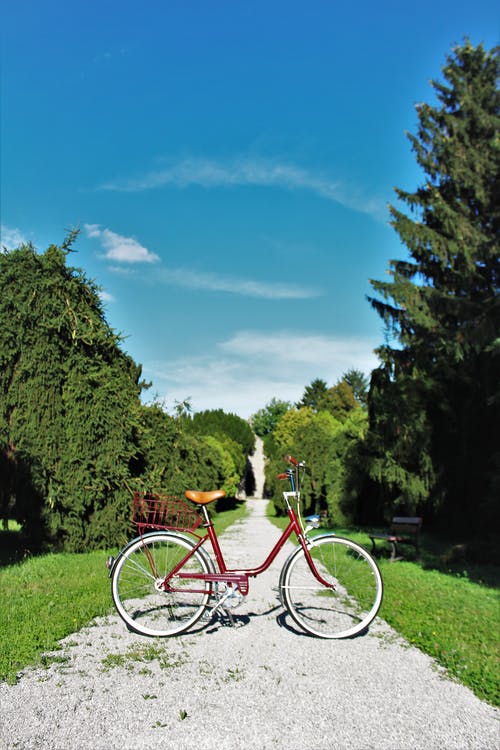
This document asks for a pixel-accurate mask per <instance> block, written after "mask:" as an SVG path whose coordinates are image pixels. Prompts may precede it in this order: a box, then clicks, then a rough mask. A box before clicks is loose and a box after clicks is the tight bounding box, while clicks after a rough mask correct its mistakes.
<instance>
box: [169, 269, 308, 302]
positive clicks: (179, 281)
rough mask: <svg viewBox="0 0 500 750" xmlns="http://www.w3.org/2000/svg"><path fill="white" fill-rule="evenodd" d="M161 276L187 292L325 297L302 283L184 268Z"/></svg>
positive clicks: (278, 296)
mask: <svg viewBox="0 0 500 750" xmlns="http://www.w3.org/2000/svg"><path fill="white" fill-rule="evenodd" d="M158 276H159V278H160V279H161V280H162V281H163V282H165V283H167V284H171V285H173V286H179V287H184V288H186V289H193V290H200V291H208V292H227V293H230V294H238V295H242V296H245V297H259V298H261V299H276V300H285V299H310V298H312V297H318V296H319V295H320V294H321V291H320V290H318V289H313V288H312V287H305V286H299V285H298V284H284V283H282V282H276V283H273V282H268V281H256V280H253V279H242V278H237V277H230V276H221V275H218V274H215V273H204V272H201V271H194V270H190V269H182V268H164V269H162V271H161V273H160V274H159V275H158Z"/></svg>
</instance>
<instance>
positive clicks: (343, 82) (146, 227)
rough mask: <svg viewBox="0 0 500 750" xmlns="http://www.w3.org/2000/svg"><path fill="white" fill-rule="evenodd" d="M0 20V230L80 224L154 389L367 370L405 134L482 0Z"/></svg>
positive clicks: (216, 393) (18, 236)
mask: <svg viewBox="0 0 500 750" xmlns="http://www.w3.org/2000/svg"><path fill="white" fill-rule="evenodd" d="M0 26H1V29H2V30H1V35H2V38H1V42H2V60H1V84H2V86H1V90H2V93H1V131H0V135H1V141H0V148H1V162H0V193H1V194H0V222H1V225H2V237H1V243H2V245H4V246H7V247H12V246H15V245H16V244H17V243H19V242H20V241H24V240H29V241H31V242H33V244H34V245H35V247H36V248H37V249H39V250H44V249H45V248H46V247H47V246H48V245H49V244H51V243H59V242H60V241H62V239H63V237H64V236H65V233H66V230H67V229H68V228H71V227H74V226H79V227H80V229H81V233H80V237H79V239H78V242H77V244H76V246H75V250H76V251H77V252H76V253H75V254H73V255H72V256H70V261H71V262H72V263H73V264H74V265H76V266H79V267H81V268H83V269H84V270H85V272H86V273H87V275H88V276H90V277H91V278H93V279H95V280H96V281H97V283H98V284H99V285H100V286H101V287H102V290H103V298H104V300H105V303H106V315H107V319H108V321H109V323H110V324H111V326H112V327H113V328H115V329H116V330H117V331H119V332H121V333H122V334H123V335H124V337H125V339H124V342H123V346H124V348H125V349H126V350H127V351H128V352H129V353H130V354H131V355H132V357H133V358H134V359H135V360H136V361H137V362H140V363H141V364H142V365H143V372H144V376H145V378H146V379H148V380H150V381H152V383H153V385H152V388H151V389H150V391H149V392H148V394H147V396H146V398H152V397H158V398H160V399H162V400H164V402H165V404H166V407H167V408H169V409H172V408H173V406H174V405H175V402H176V401H182V400H184V399H186V398H190V399H191V404H192V407H193V409H194V410H195V411H199V410H202V409H212V408H223V409H225V410H226V411H230V412H234V413H237V414H240V415H241V416H242V417H248V416H250V415H251V414H252V413H253V412H255V411H256V410H257V409H259V408H261V407H262V406H264V405H265V404H266V403H268V402H269V400H270V399H271V398H273V397H276V398H280V399H285V400H291V401H296V400H298V399H299V398H300V397H301V395H302V393H303V390H304V387H305V386H306V385H307V384H309V383H310V382H311V380H313V379H314V378H317V377H319V378H323V379H324V380H325V381H326V382H327V383H328V384H329V385H333V384H334V383H335V382H336V381H337V380H338V378H340V377H341V375H342V373H343V372H345V371H346V370H347V369H349V368H351V367H356V368H358V369H361V370H363V371H364V372H366V373H369V372H370V370H371V369H372V367H374V366H375V365H376V357H375V355H374V354H373V350H374V348H375V347H376V346H377V345H379V344H380V343H382V341H383V328H382V325H381V321H380V319H379V318H378V316H377V315H376V313H375V312H374V311H373V310H372V309H371V308H370V306H369V304H368V302H367V301H366V295H367V294H369V293H370V285H369V279H370V278H383V277H384V275H385V273H386V269H387V267H388V261H389V259H391V258H396V257H404V255H405V249H404V248H403V247H401V246H400V243H399V240H398V238H397V236H396V234H395V232H394V231H393V230H392V229H391V228H390V227H389V226H388V211H387V204H388V203H389V202H394V193H393V188H394V186H398V187H402V188H406V189H409V190H413V189H415V188H416V187H417V185H418V184H419V181H420V179H421V175H420V174H419V171H418V169H417V166H416V164H415V161H414V157H413V155H412V153H411V150H410V144H409V142H408V140H407V139H406V136H405V131H410V132H414V131H415V127H416V122H417V120H416V115H415V109H414V106H415V103H417V102H419V101H433V94H432V89H431V87H430V85H429V80H430V79H431V78H439V77H440V70H441V66H442V65H443V63H444V61H445V58H446V55H447V54H448V53H449V52H450V50H451V48H452V46H453V45H454V44H456V43H459V42H461V41H462V40H463V38H464V37H465V36H469V37H470V38H471V41H472V42H473V43H475V44H477V43H479V42H483V43H484V44H485V45H486V46H487V47H488V48H491V47H492V46H494V45H495V44H498V39H499V32H500V13H499V9H498V2H497V1H496V0H495V1H493V0H491V1H490V0H482V1H481V2H476V3H469V2H464V1H463V0H459V1H458V2H457V0H442V1H440V0H433V2H430V1H429V0H422V1H421V2H419V3H411V4H407V3H401V2H383V1H382V2H380V3H378V4H374V3H372V2H367V1H366V0H361V1H358V2H356V3H350V4H347V3H342V4H340V3H337V2H335V1H334V0H329V1H327V0H307V1H306V0H300V1H295V0H288V2H281V1H279V2H278V1H277V0H267V1H266V2H262V0H254V1H253V2H250V0H241V1H240V0H232V2H228V1H226V0H220V1H217V0H213V1H212V2H210V1H209V0H203V1H202V0H175V1H173V0H161V2H160V1H159V0H151V1H150V2H149V3H147V4H145V3H144V4H142V3H138V2H129V0H122V1H121V2H119V3H118V2H106V0H100V1H99V2H96V1H95V0H86V1H85V2H83V0H73V1H72V2H69V3H66V4H64V5H63V4H62V3H60V2H59V0H58V1H57V2H55V1H54V0H45V1H44V2H33V1H32V0H31V1H30V2H25V1H24V0H16V1H15V2H14V0H4V3H3V9H2V11H1V23H0Z"/></svg>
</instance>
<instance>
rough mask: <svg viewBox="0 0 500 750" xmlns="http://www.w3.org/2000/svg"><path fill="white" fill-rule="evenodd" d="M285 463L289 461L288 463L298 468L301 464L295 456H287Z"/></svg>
mask: <svg viewBox="0 0 500 750" xmlns="http://www.w3.org/2000/svg"><path fill="white" fill-rule="evenodd" d="M285 461H288V463H289V464H292V466H298V465H299V462H298V461H297V459H296V458H294V457H293V456H285Z"/></svg>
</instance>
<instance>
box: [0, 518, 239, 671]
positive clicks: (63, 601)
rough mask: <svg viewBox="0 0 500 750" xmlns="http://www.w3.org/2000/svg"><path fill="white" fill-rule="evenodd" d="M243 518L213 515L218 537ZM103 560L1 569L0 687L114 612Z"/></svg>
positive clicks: (39, 561) (57, 558)
mask: <svg viewBox="0 0 500 750" xmlns="http://www.w3.org/2000/svg"><path fill="white" fill-rule="evenodd" d="M246 513H247V508H246V504H245V503H240V504H237V505H236V507H235V508H234V509H231V510H227V511H223V512H220V513H217V514H216V516H215V518H214V523H215V526H216V529H217V533H219V534H221V533H222V532H223V531H224V530H225V529H226V528H227V527H228V526H230V525H231V524H232V523H234V522H235V521H236V520H238V519H240V518H242V517H243V516H244V515H246ZM5 533H9V534H11V533H12V532H5ZM10 541H12V540H10ZM116 551H117V550H112V551H111V554H115V553H116ZM108 554H110V552H109V551H108V552H106V551H103V550H97V551H92V552H88V553H85V554H70V553H59V554H48V555H40V556H39V557H30V558H27V559H25V560H24V561H22V562H19V563H16V564H14V565H9V566H7V567H4V568H2V569H0V622H1V627H0V680H1V681H7V682H9V683H13V682H15V681H16V676H17V673H18V672H19V670H21V669H22V668H24V667H26V666H32V665H37V664H42V663H43V654H44V652H46V651H54V650H56V649H57V648H58V641H60V640H61V639H62V638H65V637H66V636H68V635H70V634H71V633H74V632H75V631H77V630H79V629H80V628H82V627H83V626H84V625H87V624H88V623H89V622H90V621H91V620H93V619H94V618H95V617H98V616H103V615H106V614H109V613H110V612H114V607H113V604H112V600H111V593H110V581H109V577H108V572H107V570H106V568H105V561H106V558H107V556H108Z"/></svg>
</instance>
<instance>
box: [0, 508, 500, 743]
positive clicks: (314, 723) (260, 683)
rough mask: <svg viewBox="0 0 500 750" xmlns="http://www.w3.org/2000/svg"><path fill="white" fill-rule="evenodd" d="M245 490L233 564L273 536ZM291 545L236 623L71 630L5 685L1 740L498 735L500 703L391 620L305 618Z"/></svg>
mask: <svg viewBox="0 0 500 750" xmlns="http://www.w3.org/2000/svg"><path fill="white" fill-rule="evenodd" d="M248 503H249V506H250V509H251V513H250V515H249V517H248V518H247V519H245V520H244V521H241V522H239V523H237V524H235V525H234V526H232V527H231V528H230V529H229V530H228V532H227V533H226V534H225V535H224V537H223V544H222V546H223V549H224V551H225V553H226V557H227V560H228V563H229V564H230V565H231V564H233V565H234V564H235V563H236V561H237V560H238V565H240V566H245V565H248V567H251V566H254V565H256V564H257V563H258V562H260V561H261V560H262V559H263V558H264V552H267V551H268V550H269V549H270V548H271V545H272V543H273V542H274V541H275V540H276V538H277V530H276V528H275V527H273V526H272V524H271V523H270V522H269V521H268V520H267V519H266V517H265V505H266V501H264V500H256V499H251V500H249V501H248ZM286 554H287V552H286V550H283V551H282V552H281V553H280V555H279V557H278V558H277V561H275V563H274V564H273V566H272V567H271V569H270V570H269V571H268V572H267V573H265V574H263V575H262V576H260V577H259V578H257V579H252V580H251V581H250V592H249V595H248V597H247V599H246V600H245V601H244V602H243V604H242V605H241V606H240V608H239V609H237V610H236V611H235V625H234V626H232V627H231V626H229V625H228V624H227V622H223V621H221V620H220V619H219V618H217V619H215V620H213V621H211V622H209V623H208V624H205V626H204V627H203V628H200V629H198V630H197V632H193V633H190V634H187V635H184V636H180V637H177V638H172V639H166V640H159V639H150V638H144V637H141V636H138V635H134V634H132V633H129V632H128V631H127V629H126V628H125V626H124V624H123V623H122V622H121V620H120V619H119V618H118V617H117V616H114V615H112V616H109V617H107V618H100V619H98V620H96V621H95V622H94V623H93V624H92V626H90V627H87V628H84V629H83V630H81V631H80V632H78V633H75V634H74V635H72V636H70V637H69V638H67V639H65V640H64V641H62V642H61V646H62V650H61V651H58V652H56V653H55V654H54V655H53V656H54V658H55V659H57V661H53V663H51V664H50V666H49V667H48V668H46V669H37V670H26V671H25V672H24V673H23V674H22V676H21V679H20V680H19V682H18V684H16V685H14V686H7V685H5V684H1V685H0V748H2V750H3V749H4V748H5V749H9V750H10V749H11V748H12V749H13V748H22V750H31V749H34V748H40V749H43V750H142V749H146V748H147V750H150V749H151V748H155V749H156V748H158V750H163V749H164V748H165V749H167V748H168V749H170V748H172V750H185V749H186V750H187V749H188V748H189V750H191V748H196V749H197V750H204V749H205V748H208V749H210V750H214V749H215V748H218V749H219V748H220V749H221V750H224V749H226V748H227V750H235V749H238V748H254V749H255V750H267V748H269V749H271V748H272V749H276V748H278V749H283V750H299V749H300V750H302V748H307V749H308V750H322V749H325V750H332V748H336V749H337V748H338V749H339V750H340V749H342V748H350V749H354V750H363V749H364V748H380V749H382V748H383V749H384V750H392V749H393V750H404V749H405V748H408V750H410V749H411V750H417V749H418V748H422V749H423V748H425V749H426V750H430V749H432V748H436V750H437V748H439V749H440V750H441V749H445V750H448V749H450V750H451V748H456V749H457V750H458V749H459V750H464V748H481V750H493V748H497V747H499V734H498V719H499V716H500V712H499V711H497V710H496V709H494V708H492V707H491V706H489V705H487V704H485V703H482V702H481V701H480V700H479V699H478V698H476V697H475V696H474V695H473V694H472V693H471V692H470V691H469V690H468V689H467V688H465V687H462V686H461V685H458V684H456V683H454V682H452V681H451V680H449V679H447V678H446V676H445V674H444V673H443V671H442V670H440V669H439V668H438V667H437V666H436V664H435V663H434V662H433V660H432V659H430V658H429V657H427V656H425V655H424V654H422V653H421V652H420V651H418V650H417V649H415V648H413V647H410V646H409V645H408V644H407V643H405V642H404V641H403V640H402V639H401V638H399V637H398V636H397V635H396V634H395V633H394V632H393V631H392V630H391V629H390V628H389V627H388V626H387V625H386V624H385V623H383V622H381V621H379V620H377V621H375V623H374V624H372V627H371V628H370V631H369V633H368V634H366V635H364V636H360V637H358V638H355V639H353V640H345V641H327V640H320V639H315V638H311V637H309V636H307V635H304V634H302V633H299V632H298V631H296V630H295V629H294V628H293V627H292V624H291V623H290V622H289V618H288V616H286V615H284V613H283V611H282V609H281V607H280V605H279V600H278V595H277V582H278V576H279V570H280V567H281V565H282V563H283V561H284V559H285V557H286ZM103 575H105V569H104V561H103Z"/></svg>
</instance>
